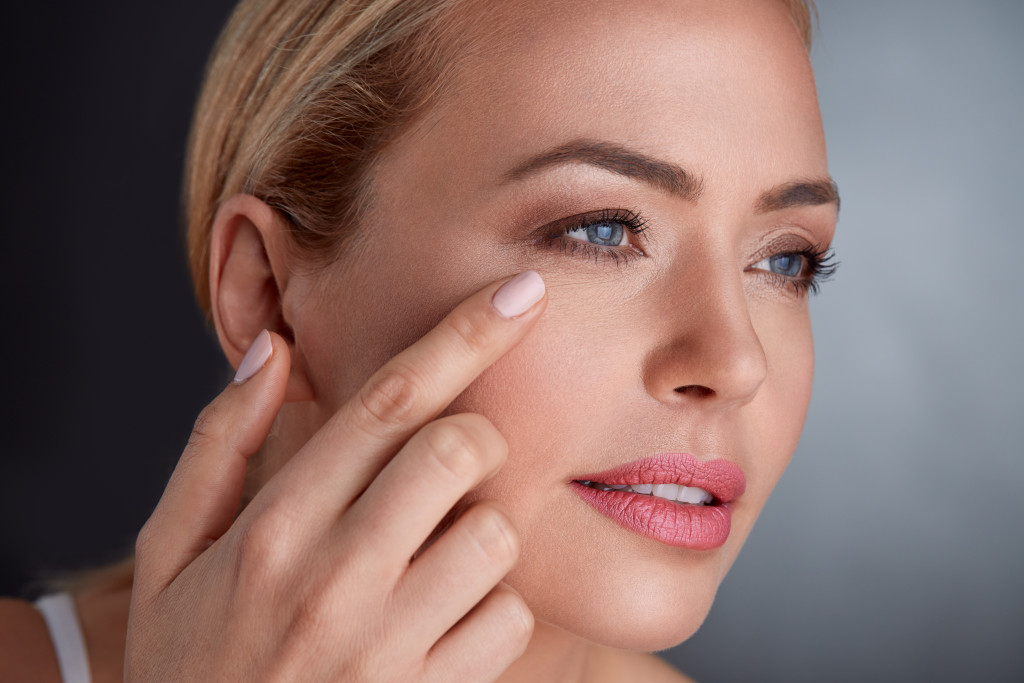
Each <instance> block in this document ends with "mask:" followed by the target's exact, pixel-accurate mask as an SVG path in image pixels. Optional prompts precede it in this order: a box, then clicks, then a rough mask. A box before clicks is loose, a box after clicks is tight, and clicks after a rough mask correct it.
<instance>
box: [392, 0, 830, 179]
mask: <svg viewBox="0 0 1024 683" xmlns="http://www.w3.org/2000/svg"><path fill="white" fill-rule="evenodd" d="M464 11H465V12H466V17H465V18H466V19H467V21H466V22H465V25H466V26H467V27H468V28H467V36H466V38H465V40H464V43H465V45H466V55H467V56H465V57H464V58H463V59H461V60H460V63H459V68H458V71H457V72H456V73H455V75H454V76H453V78H452V82H451V87H450V88H448V89H446V92H445V94H444V95H443V96H442V97H441V98H440V101H439V102H438V103H437V104H436V105H435V107H434V109H433V110H432V111H431V112H430V114H429V115H428V116H426V117H425V119H424V120H423V121H421V122H420V124H419V125H417V126H416V127H414V129H413V130H412V131H410V133H409V134H408V135H406V136H404V137H403V139H402V140H401V141H400V144H397V145H395V146H394V147H393V149H392V150H390V151H389V154H387V155H385V157H384V159H383V160H382V161H383V162H384V163H383V165H384V166H388V165H389V162H397V166H398V167H403V168H405V169H406V170H409V166H410V164H411V165H412V167H413V168H415V169H416V170H419V171H425V170H427V169H428V168H430V167H434V168H444V169H445V172H444V176H445V178H446V179H447V180H446V181H444V182H449V183H450V182H451V179H453V178H459V182H461V183H467V182H468V183H469V184H470V185H471V184H473V183H483V182H485V181H486V180H491V179H495V178H500V177H501V176H502V175H503V173H505V172H506V171H507V170H508V169H509V168H512V167H514V166H515V165H516V164H517V162H519V161H521V160H522V159H523V158H525V157H529V156H531V155H532V154H535V153H537V152H539V151H541V150H543V149H545V148H549V147H557V146H558V145H561V144H564V143H565V142H566V141H568V140H575V139H589V140H599V141H606V140H607V141H611V142H614V143H616V144H621V145H624V146H628V147H630V148H633V149H638V150H640V151H643V152H646V153H649V154H651V155H654V156H658V157H660V158H665V159H667V160H669V161H672V162H675V163H679V164H681V165H684V166H686V167H687V168H692V169H694V170H695V171H696V172H697V173H699V174H700V176H701V177H702V178H708V177H709V176H710V177H711V179H712V180H714V176H715V175H716V174H717V175H719V176H721V177H723V178H731V179H732V180H735V179H736V178H737V174H739V175H747V176H754V175H757V176H758V177H757V178H754V177H751V178H750V181H751V183H758V184H761V185H770V184H773V183H776V182H785V181H789V180H791V179H792V177H793V176H794V175H799V176H824V175H827V168H826V162H825V146H824V134H823V132H822V128H821V119H820V114H819V112H818V106H817V98H816V94H815V89H814V77H813V74H812V71H811V68H810V62H809V59H808V56H807V53H806V49H805V47H804V45H803V41H802V39H801V37H800V35H799V33H798V31H797V29H796V27H795V26H794V24H793V21H792V19H791V17H790V14H789V10H788V9H787V8H786V6H785V5H784V4H783V3H782V2H781V1H780V0H631V1H630V2H621V0H614V1H608V0H588V1H587V2H572V1H569V2H551V1H550V0H548V1H538V0H521V1H511V2H502V3H469V4H467V5H466V9H465V10H464ZM780 150H785V154H784V155H781V154H780ZM389 156H390V157H391V158H390V159H389V158H388V157H389ZM751 160H757V163H750V161H751ZM761 176H763V177H761Z"/></svg>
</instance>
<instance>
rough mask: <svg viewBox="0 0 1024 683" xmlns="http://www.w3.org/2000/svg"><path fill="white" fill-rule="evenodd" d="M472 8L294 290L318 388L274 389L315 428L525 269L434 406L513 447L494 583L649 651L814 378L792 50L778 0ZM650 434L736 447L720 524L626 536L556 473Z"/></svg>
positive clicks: (595, 464)
mask: <svg viewBox="0 0 1024 683" xmlns="http://www.w3.org/2000/svg"><path fill="white" fill-rule="evenodd" d="M487 11H488V12H490V14H489V15H487V16H483V15H481V17H480V19H479V20H478V21H476V22H474V24H473V26H474V28H473V29H471V30H473V31H484V30H486V31H488V35H486V36H485V35H484V34H482V33H481V34H480V35H479V36H478V38H479V39H480V40H479V41H478V42H477V44H478V46H479V47H482V48H486V49H483V50H479V51H478V52H475V53H473V55H472V56H470V57H468V58H467V59H466V60H465V62H464V63H462V64H461V65H460V68H459V70H458V72H457V73H456V75H455V77H454V78H455V80H454V87H453V88H452V89H451V91H449V92H447V94H445V95H444V97H443V99H442V101H441V102H440V103H439V104H438V105H437V106H436V107H435V108H434V109H433V110H432V112H431V113H430V115H429V116H428V117H427V118H426V119H425V120H423V121H421V122H420V123H419V124H417V125H416V126H415V128H414V129H413V130H411V131H410V132H409V133H407V134H406V135H404V136H403V137H401V138H400V139H399V140H398V141H397V142H396V143H395V144H394V145H393V146H392V147H391V148H389V150H388V151H387V152H386V154H385V155H384V157H383V158H382V159H381V161H380V164H379V167H378V169H377V172H376V174H375V180H374V185H373V190H374V194H373V197H374V208H373V210H372V215H371V217H370V219H369V220H368V221H367V224H366V225H364V226H361V227H360V236H359V239H358V240H357V241H356V243H355V244H354V245H353V247H352V248H351V250H350V251H349V252H348V254H347V255H346V257H345V258H344V259H343V260H342V261H341V262H339V263H337V264H335V265H333V266H331V267H330V268H328V269H327V270H325V271H322V272H320V273H317V274H314V275H309V276H308V277H309V278H310V281H309V284H310V286H309V287H308V288H306V295H305V298H304V299H303V300H302V302H301V303H300V304H298V305H295V306H293V309H294V310H293V311H292V313H291V316H292V320H291V322H292V324H293V326H294V330H295V335H296V340H297V349H298V351H299V353H300V354H301V356H302V359H303V362H304V364H305V367H306V368H307V370H308V373H309V374H310V376H311V378H312V381H313V383H314V388H315V392H316V402H315V403H313V404H300V406H301V405H304V406H305V407H296V408H293V409H292V410H298V411H300V412H301V411H305V412H306V415H305V417H304V418H302V420H304V421H305V423H306V428H308V429H312V428H314V427H315V426H317V423H319V422H322V421H323V420H324V419H326V416H327V415H329V414H330V413H331V412H333V410H335V409H336V408H337V407H338V406H340V405H341V403H342V402H344V401H345V400H346V399H348V398H349V397H350V396H351V395H352V394H353V393H354V392H355V391H356V389H357V388H358V387H359V386H360V385H361V384H362V383H363V382H364V381H365V380H366V378H367V377H368V376H369V375H370V374H371V373H372V372H373V371H374V370H375V369H376V368H378V367H379V366H380V365H381V364H382V363H383V362H384V361H385V360H387V359H388V358H390V357H391V356H393V355H394V354H395V353H397V352H398V351H399V350H401V349H402V348H404V347H406V346H408V345H409V344H410V343H412V342H413V341H415V340H416V339H417V338H419V336H421V335H422V334H423V333H424V332H426V331H427V330H428V329H429V328H430V327H432V326H433V325H434V324H436V323H437V322H438V321H439V320H440V319H441V318H442V317H443V316H444V315H445V314H446V313H447V312H448V311H449V310H451V308H453V307H454V306H455V304H456V303H458V302H459V301H461V300H462V299H463V298H465V297H466V296H468V295H469V294H471V293H472V292H474V291H476V290H478V289H479V288H481V287H482V286H484V285H485V284H487V283H489V282H492V281H494V280H497V279H500V278H504V277H508V276H511V275H513V274H515V273H518V272H520V271H523V270H527V269H534V270H537V271H538V272H540V273H541V275H542V276H543V277H544V279H545V281H546V283H547V288H548V297H549V301H548V305H547V310H546V312H545V313H544V315H543V316H542V318H541V319H540V321H539V322H538V324H537V325H536V327H535V328H534V329H533V331H532V332H531V333H530V334H529V335H528V336H527V337H526V339H525V340H524V341H523V342H522V343H520V344H519V345H518V346H517V347H516V348H515V349H514V350H513V351H511V352H510V353H509V354H508V355H507V356H505V357H503V358H502V359H501V360H499V361H498V362H497V363H495V364H494V366H493V367H491V368H490V369H489V370H487V371H486V372H484V373H483V375H482V376H481V377H480V378H479V379H478V380H477V381H476V382H475V383H474V384H473V385H471V386H470V387H469V389H467V390H466V392H465V393H464V394H462V395H461V396H460V397H459V398H458V399H457V400H456V402H455V403H454V404H452V406H451V409H450V412H465V411H471V412H477V413H481V414H483V415H485V416H487V417H488V418H490V420H491V421H492V422H493V423H494V424H495V425H496V426H497V427H498V429H499V430H500V431H501V432H502V433H503V434H504V435H505V437H506V439H507V441H508V443H509V446H510V455H509V460H508V464H507V465H506V466H505V467H504V469H503V470H502V471H501V472H500V473H499V474H498V475H497V476H496V477H495V478H494V479H492V480H490V481H488V482H487V483H486V484H485V485H483V486H481V487H480V488H479V489H477V490H476V491H475V492H474V493H473V494H472V496H471V499H478V498H491V499H495V500H498V501H500V502H501V503H503V504H504V505H505V506H506V507H507V508H508V510H509V512H510V514H511V516H512V518H513V519H514V520H515V522H516V524H517V526H518V528H519V530H520V534H521V537H522V546H523V553H522V557H521V559H520V561H519V563H518V565H517V567H516V568H515V569H514V570H513V572H512V573H511V574H510V575H509V577H508V579H507V580H508V582H509V583H510V584H511V585H512V586H513V587H515V588H516V589H517V590H518V591H519V592H520V593H522V594H523V596H524V597H525V599H526V600H527V603H528V604H529V605H530V606H531V608H532V609H533V611H534V614H535V616H536V617H537V618H538V620H539V621H540V622H548V623H553V624H556V625H558V626H561V627H563V628H565V629H567V630H569V631H571V632H574V633H577V634H579V635H582V636H584V637H587V638H590V639H592V640H595V641H599V642H603V643H606V644H610V645H614V646H618V647H625V648H631V649H646V650H651V649H659V648H664V647H668V646H670V645H673V644H675V643H677V642H679V641H681V640H684V639H685V638H686V637H688V636H689V635H690V634H691V633H692V632H693V631H694V630H696V628H697V627H698V626H699V625H700V623H701V621H702V620H703V619H704V616H705V614H706V613H707V610H708V609H709V607H710V604H711V601H712V598H713V596H714V593H715V590H716V588H717V586H718V584H719V582H720V581H721V580H722V578H723V576H724V575H725V573H726V571H727V570H728V568H729V566H730V565H731V563H732V561H733V559H734V558H735V556H736V554H737V552H738V551H739V549H740V546H741V545H742V544H743V541H744V539H745V538H746V536H747V534H748V533H749V531H750V528H751V526H752V525H753V523H754V520H755V518H756V517H757V515H758V513H759V512H760V510H761V507H762V505H764V502H765V500H766V498H767V497H768V494H769V492H770V491H771V490H772V487H773V486H774V485H775V483H776V481H777V480H778V478H779V476H780V475H781V474H782V471H783V469H784V468H785V467H786V464H787V463H788V461H789V459H790V456H791V454H792V452H793V450H794V448H795V447H796V444H797V439H798V437H799V434H800V429H801V426H802V424H803V421H804V415H805V412H806V407H807V402H808V399H809V397H810V390H811V375H812V369H813V349H812V341H811V326H810V321H809V318H808V307H807V294H806V291H805V286H806V285H807V284H808V281H809V273H808V272H807V270H808V269H807V268H806V267H805V265H806V264H805V261H806V262H808V263H809V260H808V259H807V258H806V257H803V256H790V257H789V258H788V259H787V258H786V257H785V256H784V255H794V254H799V253H802V252H811V251H818V250H821V249H823V248H824V247H826V246H827V245H828V244H829V243H830V241H831V239H832V234H833V230H834V226H835V220H836V209H837V207H836V204H835V201H834V195H833V194H832V193H831V190H830V187H831V186H830V185H829V181H828V169H827V165H826V159H825V140H824V136H823V132H822V126H821V119H820V115H819V112H818V105H817V101H816V96H815V90H814V81H813V76H812V73H811V69H810V65H809V62H808V59H807V55H806V51H805V49H804V47H803V44H802V42H801V40H800V38H799V36H798V33H797V31H796V30H795V28H794V26H793V24H792V21H791V19H790V17H789V14H788V12H787V11H786V9H785V8H784V6H783V4H782V3H781V2H778V1H776V0H755V1H746V2H741V1H739V0H736V1H733V0H729V1H722V0H695V1H692V2H679V1H678V0H644V1H642V2H641V1H634V2H629V3H623V2H619V1H618V0H607V1H605V0H601V1H598V2H595V1H587V2H580V3H574V2H559V3H551V2H547V1H540V0H538V1H532V0H529V1H524V2H519V3H500V4H499V3H493V4H491V5H490V6H489V9H488V10H487ZM495 13H497V15H500V16H496V15H495ZM500 26H512V27H514V30H512V31H505V30H502V29H500V28H498V27H500ZM641 228H643V230H642V232H639V233H638V234H634V231H638V230H640V229H641ZM773 257H775V258H773ZM287 304H288V302H287V301H286V306H287ZM666 453H673V454H680V453H687V454H692V455H693V456H694V457H695V458H696V459H697V460H699V461H705V462H706V461H712V460H724V461H727V462H729V463H733V464H734V465H736V466H738V467H739V469H740V470H742V473H743V475H744V476H745V480H746V490H745V492H744V493H742V495H740V496H739V497H738V498H737V499H736V500H734V501H732V503H730V507H731V520H732V521H731V531H730V532H729V534H728V537H727V539H726V540H725V541H724V543H722V544H720V545H718V544H717V542H713V543H711V545H712V546H713V547H710V548H697V547H693V543H690V544H689V545H690V546H691V547H686V546H685V545H684V547H679V546H677V545H673V544H671V543H666V542H664V539H659V538H654V537H652V536H651V535H650V534H645V533H638V532H637V531H635V530H631V529H628V528H626V527H624V526H623V525H622V524H619V523H617V522H616V521H615V520H614V519H612V518H610V517H609V516H607V515H606V514H603V513H602V512H599V511H598V510H597V509H596V508H595V507H594V506H593V505H591V504H588V502H586V501H585V500H584V498H585V496H581V495H580V492H579V485H578V484H573V483H572V482H573V481H574V480H578V479H582V478H585V475H588V474H591V473H595V472H602V471H604V470H608V469H611V468H614V467H617V466H620V465H624V464H626V463H632V462H635V461H638V460H641V459H644V458H649V457H652V456H656V455H658V454H666ZM409 495H415V491H396V492H395V497H396V499H397V500H400V499H401V498H402V497H403V496H409ZM620 495H624V494H620ZM656 535H657V534H655V536H656Z"/></svg>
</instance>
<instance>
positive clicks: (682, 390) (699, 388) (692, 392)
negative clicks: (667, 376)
mask: <svg viewBox="0 0 1024 683" xmlns="http://www.w3.org/2000/svg"><path fill="white" fill-rule="evenodd" d="M675 392H676V393H677V394H683V395H684V396H692V397H694V398H708V397H709V396H713V395H714V393H715V391H714V389H709V388H708V387H705V386H703V385H700V384H687V385H686V386H685V387H676V388H675Z"/></svg>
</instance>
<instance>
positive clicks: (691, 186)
mask: <svg viewBox="0 0 1024 683" xmlns="http://www.w3.org/2000/svg"><path fill="white" fill-rule="evenodd" d="M569 163H584V164H590V165H591V166H596V167H598V168H601V169H604V170H606V171H611V172H612V173H616V174H618V175H621V176H625V177H627V178H634V179H636V180H640V181H642V182H644V183H647V184H648V185H652V186H653V187H656V188H657V189H659V190H662V191H664V192H668V193H669V194H674V195H677V196H680V197H682V198H683V199H686V200H687V201H691V202H697V200H699V199H700V196H701V194H702V193H703V191H704V181H703V179H702V178H700V177H699V176H697V175H695V174H693V173H691V172H690V171H687V170H686V169H685V168H683V167H682V166H680V165H678V164H674V163H671V162H668V161H662V160H661V159H655V158H654V157H651V156H648V155H646V154H643V153H642V152H638V151H636V150H633V149H629V148H628V147H624V146H622V145H620V144H617V143H614V142H603V141H594V140H573V141H571V142H567V143H565V144H562V145H558V146H557V147H552V148H551V149H548V150H545V151H543V152H541V153H540V154H537V155H535V156H532V157H530V158H529V159H527V160H525V161H523V162H522V163H520V164H518V165H517V166H515V167H514V168H512V169H511V170H510V171H508V172H507V173H506V174H505V179H506V180H522V179H523V178H525V177H526V176H529V175H531V174H533V173H536V172H537V171H540V170H542V169H545V168H548V167H551V166H558V165H561V164H569ZM823 204H835V205H836V208H837V209H838V208H839V188H838V186H837V185H836V183H835V181H834V180H832V179H831V178H822V179H815V180H799V181H795V182H791V183H786V184H784V185H779V186H776V187H773V188H771V189H770V190H767V191H766V192H764V193H762V194H761V196H760V197H758V199H757V202H756V203H755V208H754V210H755V212H756V213H771V212H773V211H781V210H783V209H789V208H794V207H798V206H820V205H823Z"/></svg>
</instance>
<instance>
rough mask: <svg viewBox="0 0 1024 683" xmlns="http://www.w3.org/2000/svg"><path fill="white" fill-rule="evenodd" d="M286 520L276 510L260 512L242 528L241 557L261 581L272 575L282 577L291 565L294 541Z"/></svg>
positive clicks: (247, 570)
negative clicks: (292, 541)
mask: <svg viewBox="0 0 1024 683" xmlns="http://www.w3.org/2000/svg"><path fill="white" fill-rule="evenodd" d="M291 538H292V536H291V533H290V530H289V524H288V523H287V520H286V519H282V517H281V516H280V515H277V514H273V512H270V511H268V512H263V513H262V514H259V515H256V516H255V517H254V518H253V519H252V520H251V521H250V522H249V524H246V525H245V526H244V527H242V529H241V530H240V537H239V540H238V552H239V559H240V561H241V564H242V569H243V571H245V572H246V573H250V574H252V575H255V577H256V578H257V580H258V581H262V580H264V579H265V578H266V577H268V576H280V575H282V574H283V573H284V571H285V569H286V567H288V566H289V563H290V560H291V555H292V547H291V546H292V543H291Z"/></svg>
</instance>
